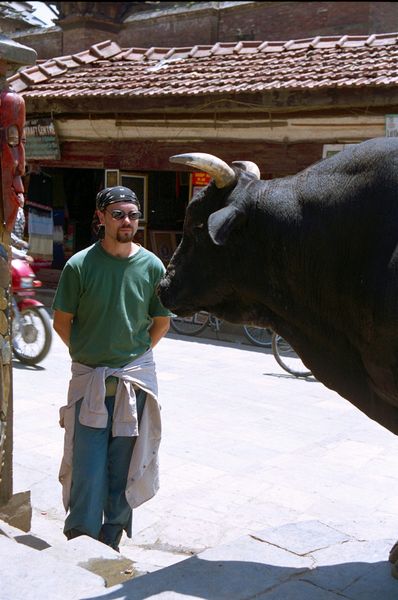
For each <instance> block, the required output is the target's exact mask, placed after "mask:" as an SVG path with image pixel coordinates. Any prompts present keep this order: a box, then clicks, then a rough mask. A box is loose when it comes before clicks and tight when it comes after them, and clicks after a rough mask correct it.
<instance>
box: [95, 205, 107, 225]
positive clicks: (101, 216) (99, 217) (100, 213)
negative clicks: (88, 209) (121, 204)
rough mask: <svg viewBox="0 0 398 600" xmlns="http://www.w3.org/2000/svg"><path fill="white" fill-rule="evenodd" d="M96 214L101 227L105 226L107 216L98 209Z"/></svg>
mask: <svg viewBox="0 0 398 600" xmlns="http://www.w3.org/2000/svg"><path fill="white" fill-rule="evenodd" d="M95 212H96V213H97V217H98V219H99V222H100V223H101V225H104V223H105V215H104V213H103V212H102V211H100V210H98V209H97V210H96V211H95Z"/></svg>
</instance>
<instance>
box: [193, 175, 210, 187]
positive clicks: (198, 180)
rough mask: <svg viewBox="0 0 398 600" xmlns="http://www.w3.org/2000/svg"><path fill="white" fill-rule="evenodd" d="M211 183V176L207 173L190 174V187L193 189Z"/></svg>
mask: <svg viewBox="0 0 398 600" xmlns="http://www.w3.org/2000/svg"><path fill="white" fill-rule="evenodd" d="M210 181H211V176H210V175H209V174H208V173H202V172H201V171H195V172H194V173H192V185H193V187H198V186H205V185H208V184H209V183H210Z"/></svg>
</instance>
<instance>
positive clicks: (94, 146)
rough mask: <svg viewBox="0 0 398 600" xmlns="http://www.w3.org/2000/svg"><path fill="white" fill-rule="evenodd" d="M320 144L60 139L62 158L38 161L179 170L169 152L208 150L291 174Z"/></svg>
mask: <svg viewBox="0 0 398 600" xmlns="http://www.w3.org/2000/svg"><path fill="white" fill-rule="evenodd" d="M322 148H323V146H322V144H319V143H300V144H276V143H272V144H271V143H261V142H254V143H245V142H244V141H243V140H242V141H230V142H228V141H224V142H223V141H219V140H217V141H211V140H207V141H204V142H191V143H188V142H185V143H172V142H156V141H150V140H145V141H142V142H140V141H137V142H128V141H126V142H117V141H114V142H109V143H107V142H64V143H63V144H62V160H60V161H40V164H41V165H48V166H62V167H80V168H81V167H82V166H84V167H91V168H97V169H103V168H107V169H121V170H123V171H176V170H177V171H183V170H189V169H184V167H183V166H176V165H172V164H171V163H170V161H169V158H170V156H173V155H174V154H181V153H184V152H208V153H210V154H215V155H217V156H218V157H219V158H222V159H223V160H225V161H226V162H228V163H231V162H232V161H234V160H251V161H254V162H256V163H257V165H258V166H259V168H260V171H261V174H262V177H263V178H265V179H268V178H270V177H285V176H287V175H294V174H295V173H298V172H299V171H301V170H302V169H305V168H306V167H308V166H309V165H311V164H313V163H315V162H317V161H318V160H320V159H321V158H322Z"/></svg>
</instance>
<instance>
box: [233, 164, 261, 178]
mask: <svg viewBox="0 0 398 600" xmlns="http://www.w3.org/2000/svg"><path fill="white" fill-rule="evenodd" d="M232 164H233V165H236V166H237V167H239V168H240V169H242V171H246V172H247V173H252V174H253V175H254V176H255V177H256V178H257V179H260V178H261V173H260V169H259V168H258V166H257V165H256V163H254V162H251V160H234V162H233V163H232Z"/></svg>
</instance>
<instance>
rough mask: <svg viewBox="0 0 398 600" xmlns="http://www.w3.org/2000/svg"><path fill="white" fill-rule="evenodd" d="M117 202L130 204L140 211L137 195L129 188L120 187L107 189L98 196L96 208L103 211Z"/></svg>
mask: <svg viewBox="0 0 398 600" xmlns="http://www.w3.org/2000/svg"><path fill="white" fill-rule="evenodd" d="M115 202H130V203H131V204H135V205H136V206H137V207H138V210H139V209H140V203H139V202H138V198H137V196H136V195H135V193H134V192H133V191H132V190H130V189H129V188H126V187H123V186H121V185H118V186H116V187H111V188H105V189H104V190H101V191H100V192H99V193H98V194H97V198H96V206H97V208H98V210H101V211H103V210H104V209H105V208H106V207H107V206H108V204H114V203H115Z"/></svg>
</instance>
